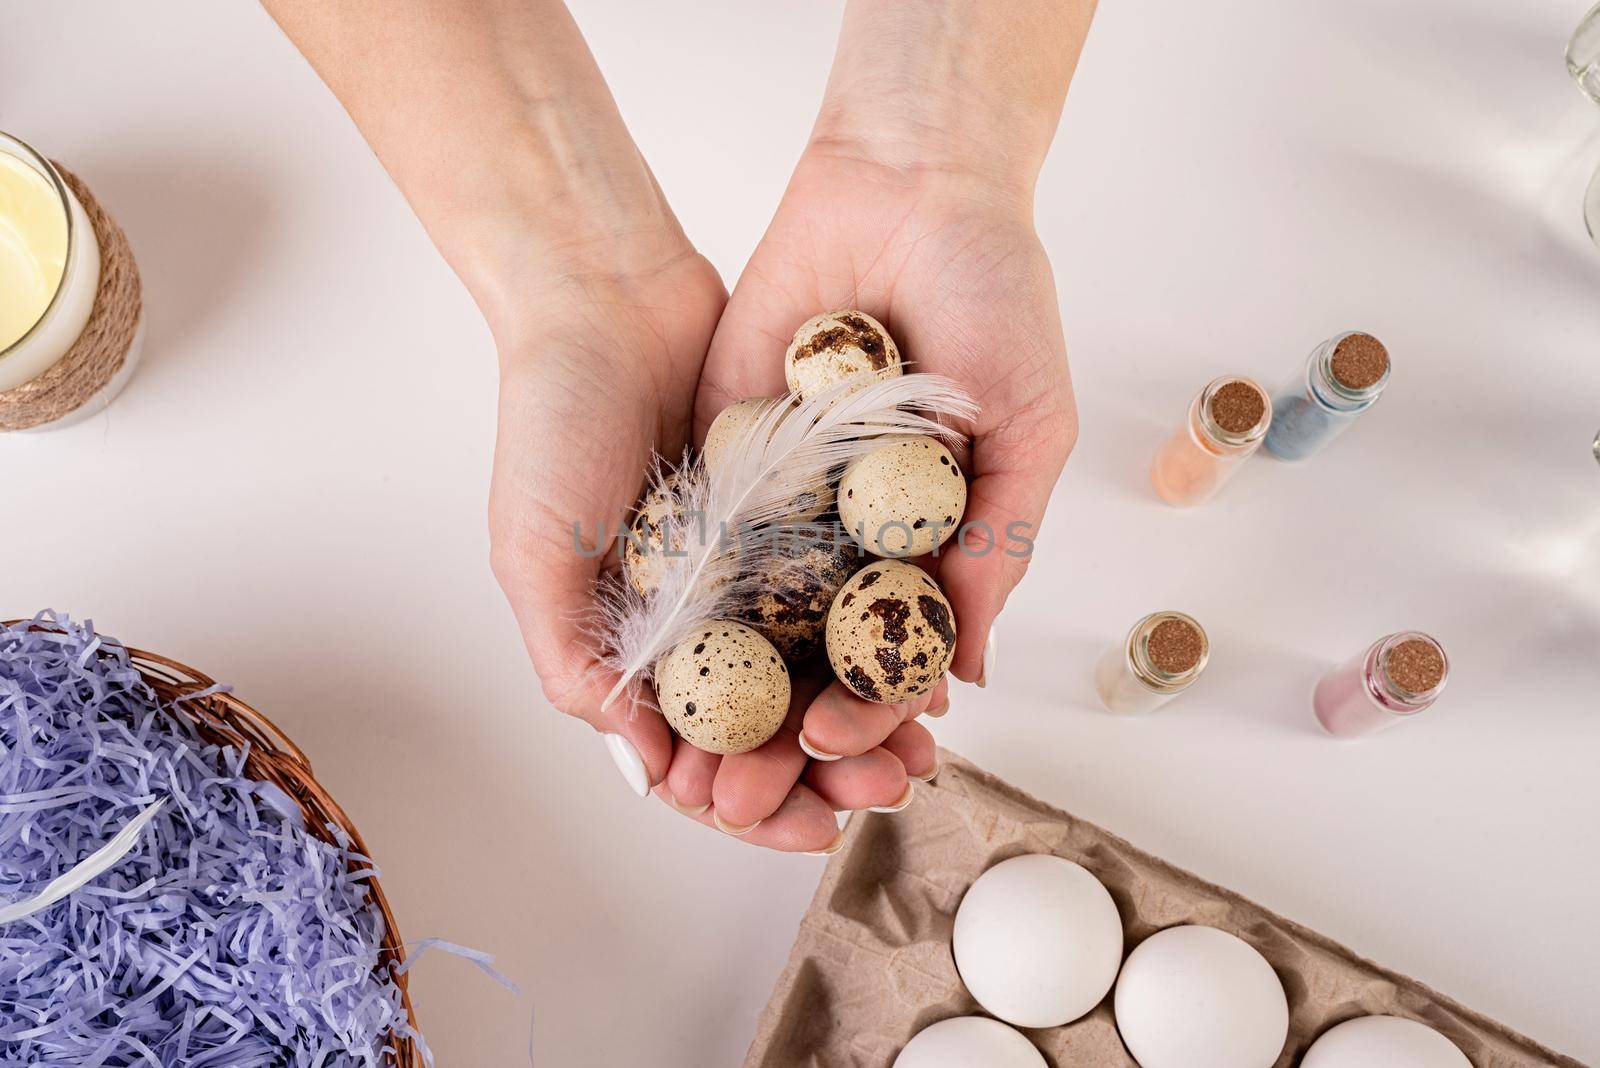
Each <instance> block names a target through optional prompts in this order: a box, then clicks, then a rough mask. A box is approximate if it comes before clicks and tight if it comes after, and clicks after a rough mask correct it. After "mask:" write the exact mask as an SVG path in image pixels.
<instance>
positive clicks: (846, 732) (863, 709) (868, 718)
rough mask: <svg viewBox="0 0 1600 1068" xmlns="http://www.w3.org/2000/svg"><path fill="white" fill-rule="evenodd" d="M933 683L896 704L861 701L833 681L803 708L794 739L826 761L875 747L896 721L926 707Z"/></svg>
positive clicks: (886, 735) (890, 730)
mask: <svg viewBox="0 0 1600 1068" xmlns="http://www.w3.org/2000/svg"><path fill="white" fill-rule="evenodd" d="M936 691H937V687H935V689H934V690H932V691H929V692H928V693H925V694H923V695H922V696H920V697H915V698H913V699H912V700H910V701H906V702H903V703H900V704H892V705H890V704H879V703H878V702H876V701H863V700H862V699H861V698H859V697H857V696H856V695H855V694H853V693H851V692H850V690H849V689H847V688H846V687H845V685H844V683H842V682H838V681H835V682H833V683H832V684H831V685H829V686H828V688H827V689H825V690H823V691H822V692H821V693H820V694H818V695H817V699H816V700H815V701H813V702H811V707H810V708H808V709H806V714H805V720H804V729H803V730H802V731H801V733H800V737H799V739H798V742H799V744H800V746H801V748H803V749H804V750H805V752H806V753H807V754H808V755H810V756H811V757H812V758H813V759H816V760H821V761H828V760H838V759H839V758H840V757H847V756H857V755H859V754H861V753H865V752H868V751H870V750H872V749H876V748H877V747H878V746H879V745H881V744H882V743H883V740H884V739H885V738H887V737H889V734H890V732H892V731H893V730H894V729H895V728H896V727H898V726H900V724H902V723H904V722H905V721H906V720H908V719H911V718H912V717H913V716H917V715H920V714H921V713H922V711H923V709H925V708H927V707H929V704H928V702H929V699H930V698H931V697H932V696H933V694H934V693H935V692H936Z"/></svg>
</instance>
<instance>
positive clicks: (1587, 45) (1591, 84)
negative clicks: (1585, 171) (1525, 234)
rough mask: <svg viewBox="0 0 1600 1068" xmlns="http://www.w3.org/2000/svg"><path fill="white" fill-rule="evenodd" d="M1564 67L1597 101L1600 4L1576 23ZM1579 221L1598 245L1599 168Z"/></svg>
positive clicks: (1599, 95) (1599, 61) (1599, 87)
mask: <svg viewBox="0 0 1600 1068" xmlns="http://www.w3.org/2000/svg"><path fill="white" fill-rule="evenodd" d="M1567 70H1568V71H1569V72H1570V73H1571V74H1572V78H1573V80H1574V81H1576V82H1577V83H1578V88H1579V89H1582V90H1583V91H1584V92H1585V93H1587V94H1588V96H1589V99H1590V100H1593V101H1594V102H1595V103H1596V104H1600V5H1596V6H1595V7H1594V8H1593V9H1591V10H1590V12H1589V13H1588V14H1587V15H1585V16H1584V17H1583V21H1582V22H1580V23H1578V29H1577V30H1576V31H1575V32H1574V33H1573V35H1572V41H1571V42H1570V43H1569V44H1568V45H1567ZM1583 221H1584V224H1585V225H1586V226H1588V228H1589V236H1590V238H1592V239H1593V240H1594V242H1595V244H1597V245H1600V171H1596V172H1595V176H1594V179H1593V180H1592V181H1591V182H1590V183H1589V189H1588V192H1587V193H1586V194H1585V195H1584V198H1583Z"/></svg>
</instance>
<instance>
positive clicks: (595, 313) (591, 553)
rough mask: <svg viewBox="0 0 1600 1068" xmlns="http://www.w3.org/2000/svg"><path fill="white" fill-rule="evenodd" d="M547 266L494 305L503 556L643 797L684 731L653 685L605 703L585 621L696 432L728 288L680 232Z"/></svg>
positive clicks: (539, 632)
mask: <svg viewBox="0 0 1600 1068" xmlns="http://www.w3.org/2000/svg"><path fill="white" fill-rule="evenodd" d="M539 267H540V269H539V270H537V271H535V270H529V271H528V272H526V273H525V274H522V275H521V276H520V277H521V279H522V281H520V283H519V284H517V285H515V286H509V285H508V286H507V287H506V289H507V291H512V292H515V294H516V296H515V299H514V300H512V301H507V302H505V303H504V304H503V305H500V306H497V307H496V308H495V310H494V312H493V313H491V314H490V316H489V318H490V325H491V327H492V328H493V330H494V333H495V340H496V344H497V346H498V348H499V351H500V401H499V429H498V433H497V436H496V440H495V457H494V473H493V478H492V482H491V488H490V496H489V527H490V546H491V558H492V562H493V566H494V573H495V576H496V578H497V579H498V580H499V582H500V585H501V587H502V589H503V590H504V591H505V594H506V597H507V599H508V600H509V601H510V602H511V607H512V610H513V612H514V613H515V615H516V617H517V622H518V624H519V626H520V628H521V631H522V637H523V641H524V642H525V643H526V645H527V648H528V653H529V655H530V656H531V658H532V660H533V664H534V668H535V669H536V670H537V672H538V674H539V679H540V681H541V683H542V684H543V687H544V693H545V696H546V697H547V698H548V699H549V701H550V703H551V704H553V705H555V706H556V707H557V708H559V709H560V710H562V711H563V712H566V713H568V714H570V715H573V716H576V717H578V718H580V719H583V720H585V721H586V722H588V723H589V724H590V725H591V726H592V727H594V729H595V730H597V731H599V732H601V733H602V734H603V735H604V736H605V739H606V745H607V747H608V749H609V750H610V752H611V756H612V758H613V760H615V762H616V764H617V766H618V768H619V769H620V770H621V771H622V773H623V776H624V777H625V778H626V779H627V780H628V785H629V786H630V787H632V788H633V789H634V790H635V791H636V792H637V793H639V794H640V795H644V794H646V793H647V792H648V791H649V789H650V788H651V786H652V785H653V784H656V783H659V782H661V781H662V780H664V779H665V778H666V776H667V771H668V767H669V765H670V764H671V762H672V759H673V746H674V738H673V735H672V732H671V731H670V729H669V728H668V727H667V724H666V721H665V720H664V719H662V717H661V714H660V713H659V712H658V711H656V709H655V708H654V707H653V706H652V705H651V704H650V703H649V701H648V699H647V698H648V695H646V697H645V699H640V700H632V699H628V698H619V699H618V700H616V701H615V702H613V703H612V704H611V706H610V707H609V708H607V707H604V699H605V697H606V694H607V693H608V691H609V690H610V689H611V687H612V684H613V683H614V682H615V681H616V676H615V674H614V673H612V672H609V671H607V670H605V669H604V668H603V666H602V665H601V664H600V662H599V660H598V658H597V656H596V642H595V640H594V637H593V635H592V634H590V632H589V631H590V624H591V622H592V618H593V611H594V606H595V588H596V583H597V581H598V580H599V579H600V578H601V576H602V573H603V572H604V571H605V570H607V569H609V568H614V567H615V566H616V552H615V546H616V540H617V532H618V530H619V527H620V525H621V524H623V523H625V522H626V520H627V519H628V517H629V515H630V513H631V511H632V509H633V507H634V504H635V502H636V501H637V500H638V498H639V495H640V493H641V491H642V489H643V485H644V480H645V473H646V472H647V471H648V470H649V467H650V465H651V463H652V460H653V458H654V456H655V455H657V454H659V455H660V456H663V457H666V458H667V459H668V460H672V461H675V460H676V459H677V458H679V457H681V456H682V454H683V449H684V446H685V445H687V444H688V442H689V438H690V431H691V426H692V423H691V416H692V411H693V402H694V397H695V388H696V384H697V382H698V381H699V377H700V371H701V366H702V364H703V362H704V360H705V354H706V349H707V346H708V345H709V344H710V342H711V336H712V332H713V330H714V329H715V327H716V323H717V318H718V316H719V315H720V313H721V312H722V309H723V305H724V303H725V301H726V299H727V298H726V293H725V290H724V289H723V286H722V282H721V280H720V279H719V278H718V276H717V273H716V271H715V270H714V269H713V268H712V267H711V265H710V264H709V263H708V262H706V260H704V259H703V258H702V257H700V256H698V255H696V254H695V253H694V252H693V250H692V249H691V248H689V247H688V245H687V242H683V241H682V240H681V237H677V238H671V239H667V240H664V241H663V242H661V247H660V248H659V249H652V250H651V254H649V255H645V256H642V257H641V256H634V257H631V262H630V264H629V266H628V269H627V270H622V271H619V270H617V269H615V268H614V267H608V268H607V269H605V270H592V269H589V268H587V267H586V266H584V265H581V264H576V265H570V266H564V269H563V270H561V271H559V272H549V271H545V270H543V264H542V263H541V264H540V265H539ZM607 546H609V548H607Z"/></svg>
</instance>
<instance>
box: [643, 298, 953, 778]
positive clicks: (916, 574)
mask: <svg viewBox="0 0 1600 1068" xmlns="http://www.w3.org/2000/svg"><path fill="white" fill-rule="evenodd" d="M902 373H903V367H902V364H901V360H900V351H899V348H898V347H897V346H896V345H895V343H894V339H893V338H891V337H890V336H889V332H888V331H887V330H885V329H884V328H883V325H882V324H881V323H879V322H878V321H877V320H876V319H874V318H872V317H871V316H870V315H867V314H866V313H864V312H860V311H853V310H849V311H836V312H829V313H826V314H824V315H818V316H816V317H814V318H812V319H809V320H807V321H806V322H805V324H804V325H802V326H801V327H800V329H799V330H798V331H797V332H796V333H795V335H794V340H793V341H792V342H791V343H790V345H789V348H788V351H787V352H786V353H785V354H784V377H785V380H786V381H787V383H788V386H789V389H790V390H791V391H792V393H794V394H795V395H797V396H799V397H800V398H802V399H805V398H808V397H815V396H817V395H818V394H820V393H822V392H824V391H826V390H829V389H832V388H834V387H837V386H839V385H841V384H842V383H845V382H848V381H851V380H859V381H860V383H861V384H863V385H864V384H866V383H867V382H870V381H873V380H875V379H876V378H881V377H883V376H893V375H899V374H902ZM784 403H786V399H785V398H777V397H771V398H766V397H758V398H752V399H750V400H744V401H740V402H738V403H737V404H734V405H732V406H730V407H728V408H727V409H725V410H724V411H723V412H722V413H721V414H720V415H718V416H717V418H716V420H715V422H713V423H712V424H711V427H710V429H709V430H708V432H707V434H706V441H705V446H704V448H703V450H702V456H703V460H704V462H705V464H706V466H707V467H708V469H709V470H710V471H711V472H712V473H713V474H715V472H716V469H717V465H718V464H719V462H723V461H724V460H725V457H726V453H727V451H728V449H729V448H730V446H731V445H732V443H733V442H736V441H738V440H740V439H741V438H742V437H743V436H744V435H745V434H746V432H747V431H748V430H749V428H750V427H751V426H752V425H753V424H755V423H756V422H757V421H758V420H760V419H761V418H762V417H763V416H764V415H766V414H767V413H768V412H769V411H771V409H772V407H773V406H774V405H779V404H784ZM671 494H672V483H671V480H669V481H668V482H667V484H666V485H665V486H663V487H662V491H657V492H653V493H651V494H650V495H648V496H647V497H646V498H645V500H644V501H643V502H642V503H641V504H640V505H639V508H638V510H637V512H636V514H635V516H634V519H633V524H632V531H631V536H630V538H629V539H627V541H626V543H625V545H624V551H623V565H624V571H625V573H626V575H627V578H628V581H629V582H630V583H632V585H633V587H634V589H635V590H637V591H638V592H639V593H640V595H641V596H649V595H650V593H651V592H652V591H653V590H654V589H655V587H656V586H657V585H658V584H659V582H660V573H659V569H660V567H661V563H662V561H663V560H664V558H665V556H664V551H663V550H666V549H668V548H669V547H666V546H664V545H663V544H662V541H663V539H664V535H663V532H662V526H661V524H662V520H663V517H664V516H665V515H666V514H667V510H668V509H670V508H671V507H672V500H671ZM966 504H967V482H966V478H965V477H964V476H963V475H962V473H961V469H960V467H958V466H957V464H956V459H955V457H954V456H952V455H951V454H950V451H949V450H948V449H946V448H945V447H944V445H943V444H942V443H940V442H939V441H938V440H936V439H934V438H930V437H921V436H916V435H886V436H884V437H883V438H882V439H881V440H880V442H879V443H878V444H876V446H875V447H874V448H872V449H871V450H870V451H868V452H866V453H865V454H863V455H862V456H860V457H859V458H857V459H856V460H855V461H854V462H852V463H851V464H850V465H849V466H848V467H846V468H845V469H844V471H843V472H841V473H839V477H838V479H837V481H836V482H824V483H822V484H819V485H817V486H816V487H814V489H813V490H811V491H809V492H806V493H804V494H802V495H801V496H800V497H799V498H797V499H796V501H795V512H794V519H796V520H798V521H804V522H807V523H811V524H814V525H815V529H816V530H818V531H822V532H826V534H825V536H819V537H815V538H808V539H798V540H795V541H794V542H793V543H792V545H791V544H790V543H787V542H779V543H778V544H779V545H780V546H781V548H780V551H779V552H778V553H777V554H775V559H774V560H773V562H772V563H771V564H769V565H767V571H766V573H763V574H762V575H760V576H759V582H758V585H759V587H760V589H761V590H762V593H761V595H760V596H759V598H758V599H757V600H755V601H754V602H753V603H751V604H749V605H747V606H746V607H745V609H744V610H743V611H742V613H741V614H740V618H737V619H726V620H718V621H715V622H713V623H707V624H705V625H704V626H703V627H701V628H700V629H698V630H697V631H695V632H694V633H693V634H691V635H690V636H689V637H688V638H687V639H685V640H684V641H683V642H681V643H680V644H679V645H678V646H677V647H676V648H674V649H673V650H672V651H671V652H669V653H668V654H667V655H666V656H665V657H663V658H662V659H661V660H660V661H659V662H658V663H657V664H656V668H655V687H656V698H657V701H658V702H659V704H660V707H661V712H662V714H663V715H664V716H665V717H666V719H667V722H669V723H670V724H671V725H672V728H673V729H674V730H675V731H677V732H678V734H679V735H680V736H681V737H682V738H684V739H685V740H686V741H688V742H689V743H690V744H692V745H694V746H697V747H698V748H700V749H704V750H706V751H708V752H712V753H722V754H732V753H744V752H748V751H749V750H751V749H754V748H756V747H757V746H759V745H761V744H762V743H764V742H766V741H767V740H768V739H769V738H771V737H772V736H773V735H774V734H776V733H777V731H778V728H779V727H781V726H782V725H783V721H784V718H785V717H786V716H787V714H788V710H789V688H790V682H789V679H790V674H789V673H790V670H791V669H799V668H801V667H802V666H808V665H810V663H811V662H812V661H813V660H814V659H816V658H817V654H818V652H819V651H820V650H822V649H825V650H826V654H827V660H828V663H829V665H830V666H831V667H832V669H833V673H834V674H835V675H836V676H837V677H838V678H839V680H840V681H841V682H842V683H843V684H844V685H845V686H846V687H848V688H849V689H850V691H851V692H852V693H854V694H855V695H856V696H858V697H860V698H862V699H864V700H867V701H878V702H889V703H896V702H903V701H909V700H911V699H913V698H915V697H918V696H920V695H922V694H925V693H927V692H928V691H929V690H931V689H933V687H934V686H935V685H937V683H938V682H939V680H940V678H942V677H943V676H944V673H945V671H946V670H947V669H948V668H949V666H950V660H951V657H952V656H953V655H954V653H955V645H956V625H955V615H954V613H953V612H952V611H951V609H950V602H949V601H948V600H947V599H946V598H945V595H944V592H943V591H942V590H940V589H939V587H938V585H937V583H935V582H934V580H933V579H932V578H931V577H929V575H928V574H927V572H925V571H924V570H923V569H922V568H920V567H917V566H916V565H915V564H912V563H909V562H907V560H908V559H910V558H913V557H918V556H925V555H927V554H929V553H932V552H933V551H935V550H936V549H938V548H939V547H941V546H943V545H944V544H945V543H946V542H948V541H949V540H950V539H951V538H952V537H954V536H955V534H956V531H957V529H958V527H959V526H960V524H961V517H962V513H963V512H964V511H965V509H966ZM840 528H842V529H843V531H845V532H847V534H848V536H841V535H840V534H839V530H840ZM680 548H681V547H680Z"/></svg>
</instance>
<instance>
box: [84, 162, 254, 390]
mask: <svg viewBox="0 0 1600 1068" xmlns="http://www.w3.org/2000/svg"><path fill="white" fill-rule="evenodd" d="M66 162H67V165H68V166H70V167H72V168H73V169H74V170H75V171H77V172H78V173H79V174H80V175H82V177H83V179H84V181H86V182H87V183H88V184H89V187H90V188H91V189H92V190H94V194H95V196H96V197H97V198H99V200H100V201H101V203H103V204H104V205H105V206H106V207H107V209H108V210H110V212H111V214H112V215H113V216H114V217H115V218H116V220H117V222H118V223H119V224H120V225H121V226H122V228H123V230H124V231H126V233H127V235H128V240H129V242H130V243H131V244H132V245H133V254H134V257H135V259H137V261H138V263H139V274H140V279H141V281H142V282H143V284H144V305H145V312H146V323H147V326H146V331H147V335H146V339H145V347H144V366H145V368H146V369H148V368H150V367H153V366H157V365H159V364H161V363H162V362H163V361H165V360H167V359H169V358H171V357H172V355H173V353H175V352H179V351H181V350H182V349H183V348H184V347H185V345H186V343H187V342H188V341H190V340H191V339H192V338H193V337H195V336H196V335H197V334H199V333H201V332H202V331H204V330H205V329H206V328H207V327H208V326H209V325H211V324H212V323H214V322H217V321H219V320H223V319H225V318H226V317H227V315H228V306H229V304H230V302H231V301H232V299H233V297H234V296H235V295H236V294H237V293H238V292H239V290H240V289H241V288H242V287H243V286H245V285H247V284H248V282H249V273H250V270H251V268H252V266H253V265H258V264H259V261H260V255H261V248H262V246H263V244H264V243H265V240H266V236H267V233H268V230H269V229H270V226H271V222H270V220H271V197H270V194H269V193H268V191H267V189H266V179H265V177H264V176H262V175H260V174H257V173H254V172H252V171H251V170H250V169H249V168H247V167H244V166H241V165H240V164H238V163H235V162H231V161H229V160H227V159H224V158H221V157H218V156H205V157H200V158H195V159H188V160H185V159H181V158H175V157H171V156H168V157H164V158H160V159H157V158H151V159H132V158H95V157H90V158H87V159H74V160H69V161H66Z"/></svg>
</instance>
